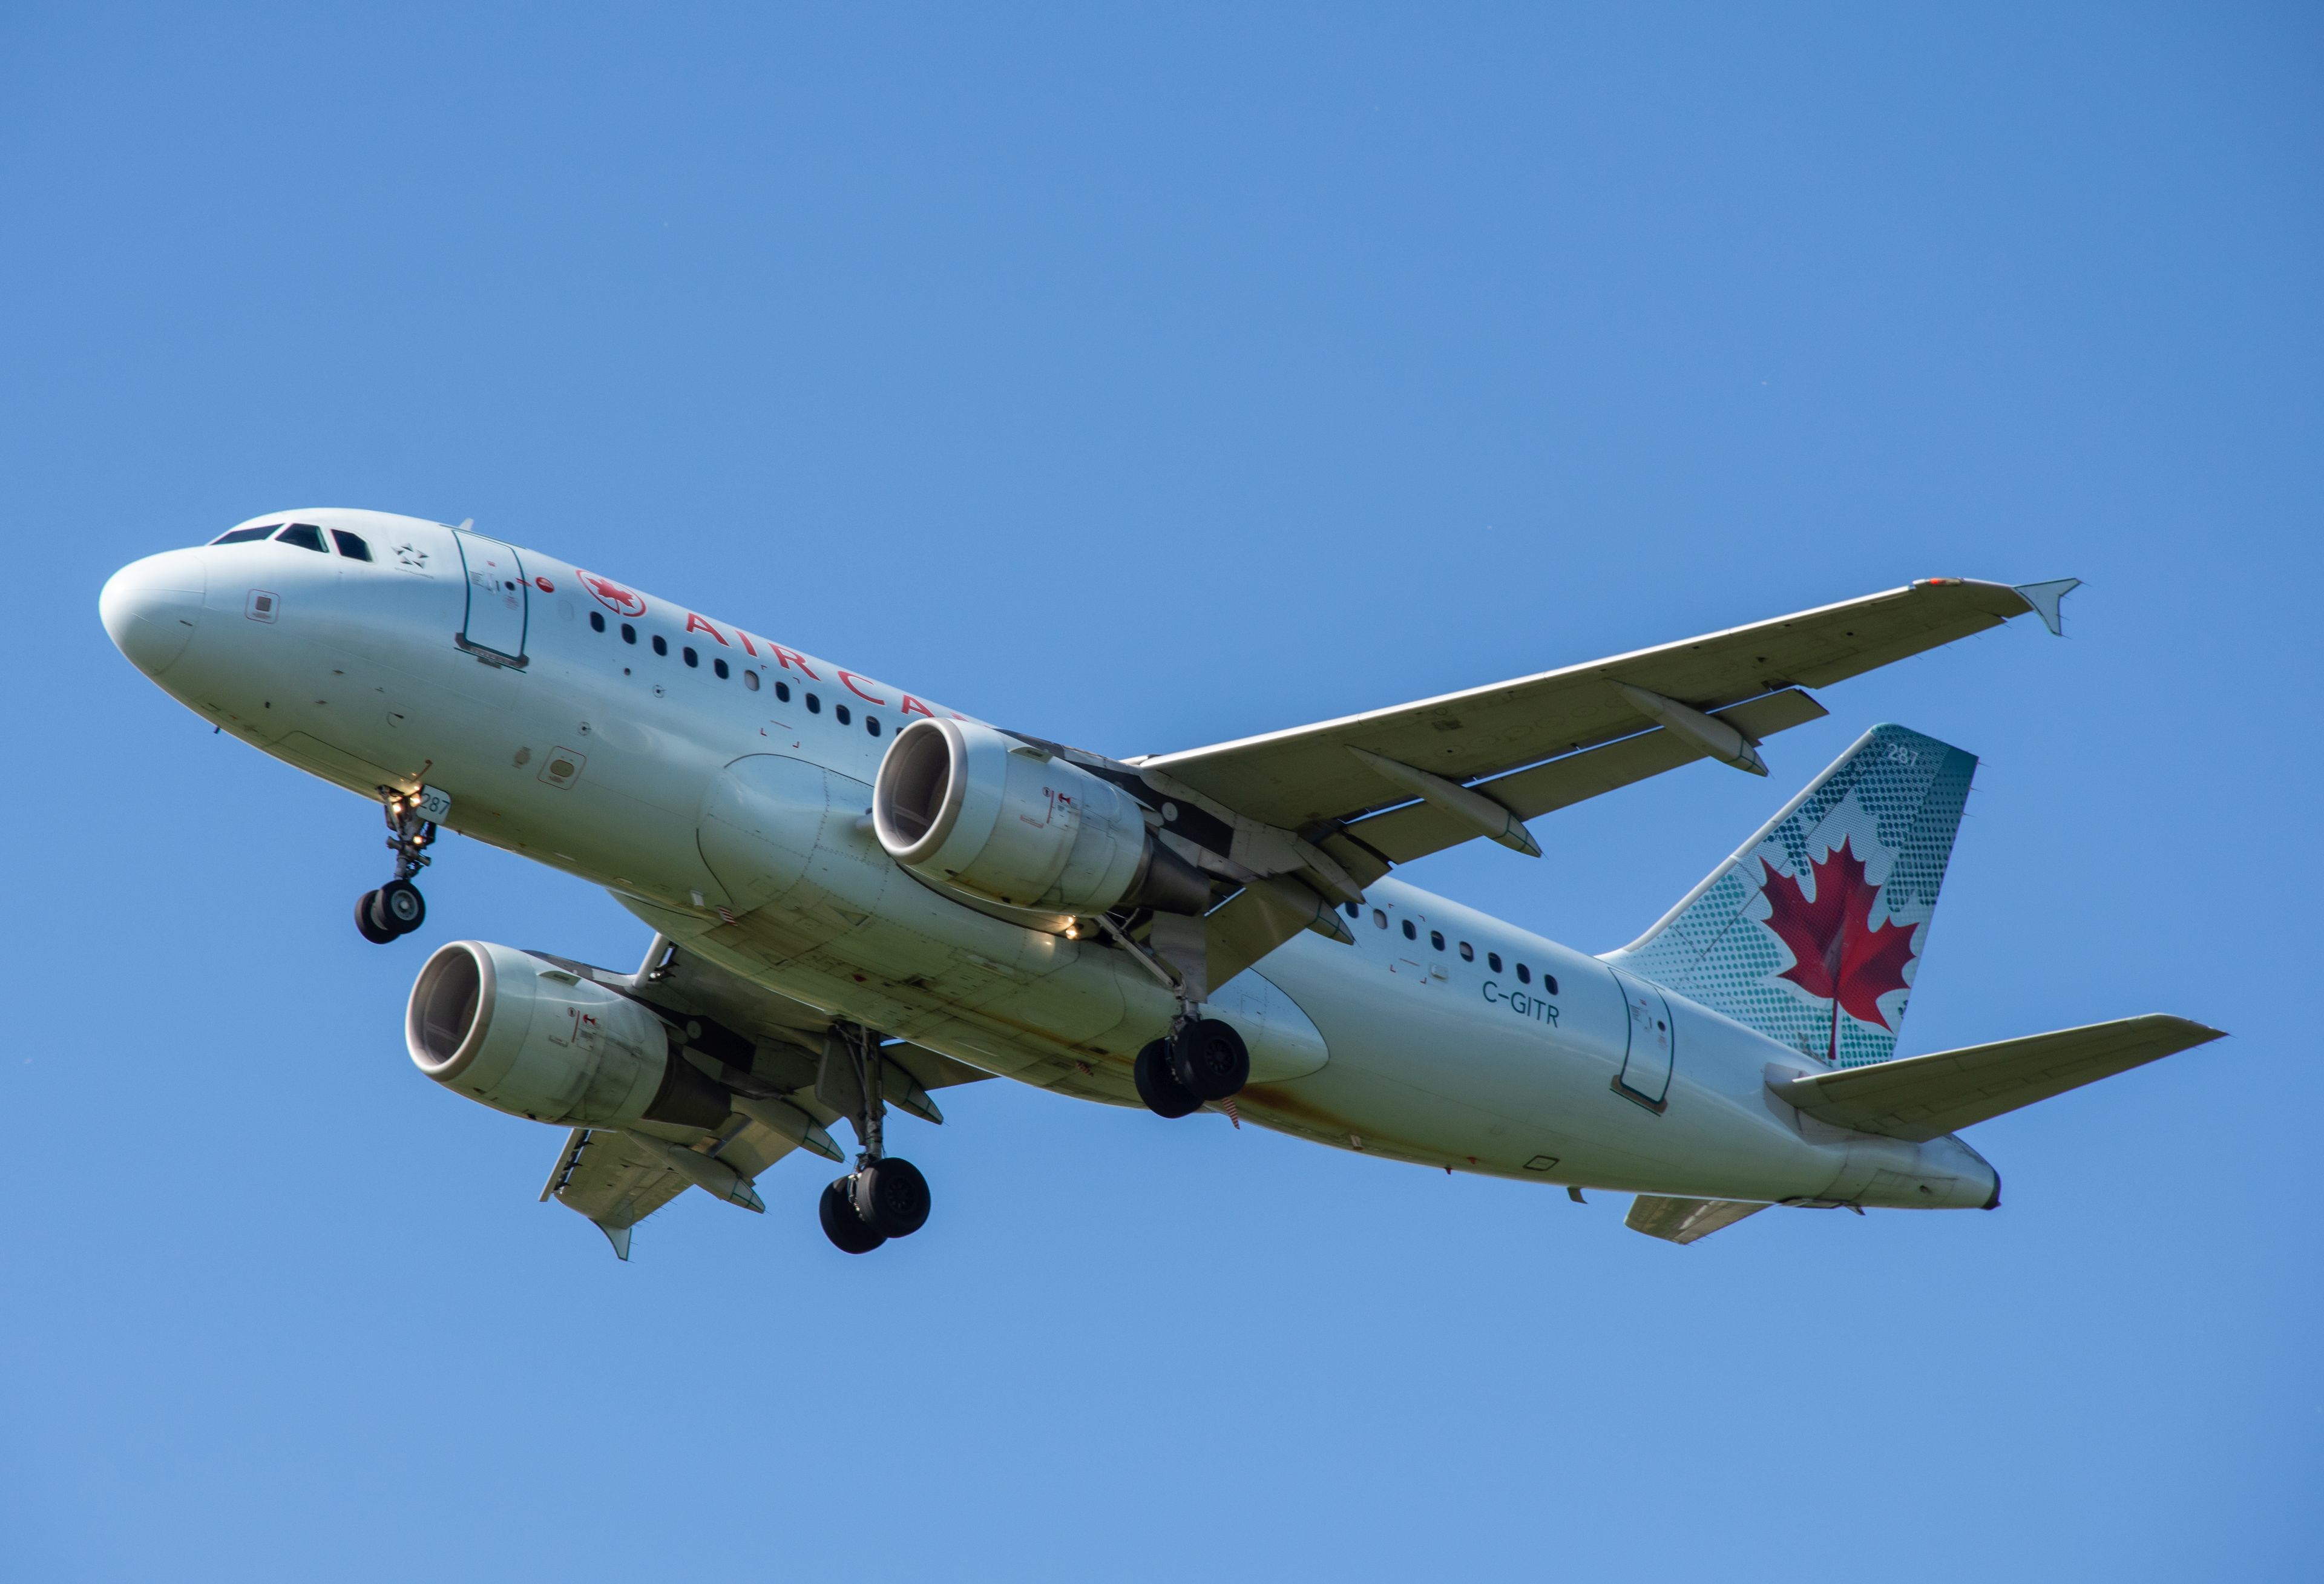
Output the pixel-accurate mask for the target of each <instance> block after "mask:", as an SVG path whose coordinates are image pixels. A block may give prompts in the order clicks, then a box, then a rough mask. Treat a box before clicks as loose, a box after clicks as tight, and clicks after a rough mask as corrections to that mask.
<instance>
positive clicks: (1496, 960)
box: [1485, 952, 1501, 973]
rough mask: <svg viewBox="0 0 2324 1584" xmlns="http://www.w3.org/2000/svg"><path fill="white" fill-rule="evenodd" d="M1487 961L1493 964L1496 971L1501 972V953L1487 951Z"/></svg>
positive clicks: (1492, 966)
mask: <svg viewBox="0 0 2324 1584" xmlns="http://www.w3.org/2000/svg"><path fill="white" fill-rule="evenodd" d="M1485 961H1486V962H1487V963H1488V964H1489V965H1490V966H1491V968H1492V970H1493V972H1496V973H1499V972H1500V971H1501V954H1500V953H1499V952H1488V953H1485Z"/></svg>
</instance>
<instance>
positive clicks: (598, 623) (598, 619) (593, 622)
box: [589, 611, 605, 632]
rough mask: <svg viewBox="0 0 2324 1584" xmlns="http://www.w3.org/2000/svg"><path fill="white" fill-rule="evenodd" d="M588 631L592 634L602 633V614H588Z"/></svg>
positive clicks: (596, 612) (603, 623)
mask: <svg viewBox="0 0 2324 1584" xmlns="http://www.w3.org/2000/svg"><path fill="white" fill-rule="evenodd" d="M589 631H592V632H603V631H605V612H603V611H592V612H589Z"/></svg>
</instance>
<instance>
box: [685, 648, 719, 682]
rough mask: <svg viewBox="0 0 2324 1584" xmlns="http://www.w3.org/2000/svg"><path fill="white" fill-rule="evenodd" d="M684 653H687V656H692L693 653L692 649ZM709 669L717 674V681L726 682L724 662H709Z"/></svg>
mask: <svg viewBox="0 0 2324 1584" xmlns="http://www.w3.org/2000/svg"><path fill="white" fill-rule="evenodd" d="M686 652H687V653H688V654H692V653H693V652H694V651H693V650H692V649H688V650H687V651H686ZM710 668H711V669H712V670H714V671H715V672H717V673H718V679H719V680H720V681H721V682H724V680H726V662H725V661H724V660H713V661H711V662H710Z"/></svg>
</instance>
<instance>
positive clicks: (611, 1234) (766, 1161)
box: [541, 1118, 796, 1259]
mask: <svg viewBox="0 0 2324 1584" xmlns="http://www.w3.org/2000/svg"><path fill="white" fill-rule="evenodd" d="M735 1120H736V1121H738V1122H740V1121H742V1119H740V1118H737V1119H735ZM731 1126H732V1124H730V1127H731ZM716 1137H717V1135H715V1134H704V1135H700V1136H698V1137H696V1140H695V1143H696V1144H697V1145H698V1144H700V1143H701V1142H703V1141H704V1140H705V1139H708V1140H715V1138H716ZM671 1142H673V1143H674V1142H676V1141H675V1140H672V1141H671ZM795 1147H796V1146H794V1145H793V1144H792V1143H791V1141H790V1140H789V1139H788V1138H786V1137H783V1136H782V1135H781V1134H779V1133H777V1132H776V1131H775V1130H774V1129H773V1128H769V1127H766V1126H764V1125H763V1124H761V1123H757V1122H744V1123H743V1125H742V1127H741V1128H738V1129H735V1130H733V1131H732V1132H729V1133H728V1135H727V1137H726V1141H725V1143H724V1145H722V1146H718V1147H715V1149H714V1150H713V1151H712V1152H711V1153H713V1154H715V1156H716V1157H717V1158H718V1159H720V1160H722V1161H724V1162H725V1163H726V1164H727V1165H730V1166H732V1167H733V1168H734V1170H735V1171H737V1172H739V1173H741V1174H742V1175H743V1176H744V1177H755V1176H757V1175H758V1174H760V1173H761V1172H763V1171H765V1170H766V1169H767V1168H768V1167H769V1166H770V1165H773V1164H774V1163H775V1162H777V1161H779V1160H780V1159H782V1157H783V1156H787V1155H788V1154H789V1153H790V1152H791V1151H792V1149H793V1148H795ZM692 1186H693V1183H692V1181H691V1179H689V1178H687V1176H685V1175H684V1174H681V1173H679V1172H677V1171H674V1170H672V1169H671V1168H670V1166H669V1163H668V1162H667V1161H665V1160H664V1159H662V1158H661V1157H660V1156H659V1155H657V1154H656V1153H654V1152H653V1151H652V1150H650V1148H648V1147H645V1146H642V1145H640V1144H639V1143H638V1142H637V1141H636V1140H634V1139H632V1138H631V1137H630V1136H629V1135H628V1134H626V1133H622V1132H618V1131H615V1130H614V1129H613V1128H575V1129H573V1131H572V1133H571V1134H570V1135H568V1136H567V1138H566V1141H565V1149H564V1153H563V1154H562V1155H561V1156H558V1163H557V1169H556V1170H555V1171H554V1172H552V1173H550V1174H549V1187H548V1188H547V1190H546V1191H544V1192H543V1193H542V1194H541V1197H542V1198H543V1199H549V1198H554V1199H555V1200H556V1201H557V1202H558V1203H559V1204H562V1205H564V1206H565V1207H566V1208H567V1209H568V1210H574V1211H579V1212H580V1213H581V1214H582V1215H585V1216H586V1217H587V1218H588V1219H589V1220H592V1221H595V1223H596V1224H597V1228H598V1229H599V1230H600V1231H602V1232H604V1234H605V1236H606V1238H607V1239H610V1240H611V1241H612V1243H613V1252H614V1253H616V1254H618V1255H620V1256H621V1257H622V1258H623V1259H627V1258H628V1257H630V1229H631V1228H632V1227H634V1226H636V1225H637V1224H638V1223H639V1222H640V1221H641V1220H645V1219H646V1217H648V1216H650V1215H651V1214H653V1212H654V1211H658V1210H659V1209H660V1208H661V1207H662V1206H663V1205H665V1204H668V1203H669V1202H670V1201H671V1200H673V1199H676V1198H677V1197H678V1195H679V1194H681V1193H685V1192H686V1191H687V1189H688V1188H690V1187H692Z"/></svg>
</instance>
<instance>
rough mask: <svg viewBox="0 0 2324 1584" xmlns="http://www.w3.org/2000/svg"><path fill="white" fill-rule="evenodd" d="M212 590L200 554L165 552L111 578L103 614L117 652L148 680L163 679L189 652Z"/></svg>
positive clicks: (102, 599) (101, 602) (101, 597)
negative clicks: (197, 624) (179, 659)
mask: <svg viewBox="0 0 2324 1584" xmlns="http://www.w3.org/2000/svg"><path fill="white" fill-rule="evenodd" d="M208 587H209V581H208V577H207V576H205V573H204V569H203V556H202V553H201V552H200V551H199V550H165V551H163V552H162V553H161V555H158V556H148V557H145V558H144V559H143V560H142V561H132V562H131V563H129V565H128V566H124V567H123V568H122V569H121V570H120V571H118V572H116V573H115V574H114V575H113V576H111V577H109V578H107V579H106V584H105V592H104V593H102V594H98V595H97V614H98V616H99V617H101V618H102V619H103V621H104V622H105V631H106V635H107V636H108V637H110V638H111V639H112V640H113V647H114V648H115V649H119V650H120V651H121V652H122V653H123V654H124V655H125V656H127V657H128V658H129V663H130V664H131V665H133V666H134V667H136V668H138V669H139V670H141V671H143V672H144V673H145V675H147V676H148V677H159V676H160V675H161V673H162V672H164V671H166V670H168V669H169V668H171V665H173V664H175V663H176V661H177V658H178V657H179V656H180V655H181V654H183V653H185V652H186V645H187V644H188V643H189V641H191V640H192V639H193V636H194V624H195V623H196V622H199V621H200V620H201V616H202V597H203V595H204V594H207V593H208Z"/></svg>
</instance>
